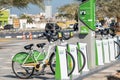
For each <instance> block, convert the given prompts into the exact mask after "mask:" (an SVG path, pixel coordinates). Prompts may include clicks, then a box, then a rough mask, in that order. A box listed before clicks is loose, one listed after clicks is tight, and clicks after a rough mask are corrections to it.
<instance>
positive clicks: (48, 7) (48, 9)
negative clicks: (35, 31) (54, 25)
mask: <svg viewBox="0 0 120 80" xmlns="http://www.w3.org/2000/svg"><path fill="white" fill-rule="evenodd" d="M45 18H52V6H51V5H50V0H46V6H45Z"/></svg>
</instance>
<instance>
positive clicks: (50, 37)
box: [43, 31, 73, 42]
mask: <svg viewBox="0 0 120 80" xmlns="http://www.w3.org/2000/svg"><path fill="white" fill-rule="evenodd" d="M71 34H72V33H71V32H70V35H69V37H68V38H66V37H65V34H64V32H62V31H58V32H56V33H52V32H44V34H43V35H44V36H46V38H47V40H48V42H51V41H52V42H54V41H57V40H58V39H60V40H61V41H62V40H68V39H70V38H71V37H72V36H73V35H71Z"/></svg>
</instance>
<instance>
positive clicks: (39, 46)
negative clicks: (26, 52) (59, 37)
mask: <svg viewBox="0 0 120 80" xmlns="http://www.w3.org/2000/svg"><path fill="white" fill-rule="evenodd" d="M45 45H46V43H39V44H37V47H38V48H43V47H44V46H45Z"/></svg>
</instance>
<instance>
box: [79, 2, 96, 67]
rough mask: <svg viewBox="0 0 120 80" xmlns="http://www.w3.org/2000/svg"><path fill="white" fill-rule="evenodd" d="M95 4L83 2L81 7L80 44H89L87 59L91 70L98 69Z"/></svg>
mask: <svg viewBox="0 0 120 80" xmlns="http://www.w3.org/2000/svg"><path fill="white" fill-rule="evenodd" d="M95 4H96V0H82V3H81V4H80V6H79V11H78V16H79V26H80V28H79V32H80V34H79V38H80V42H82V43H87V57H88V61H90V63H89V64H90V65H89V68H90V69H92V68H95V67H96V59H95V56H96V54H95V29H96V27H95Z"/></svg>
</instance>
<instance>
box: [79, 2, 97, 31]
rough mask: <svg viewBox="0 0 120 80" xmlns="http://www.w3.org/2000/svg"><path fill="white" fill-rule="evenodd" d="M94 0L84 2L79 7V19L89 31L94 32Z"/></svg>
mask: <svg viewBox="0 0 120 80" xmlns="http://www.w3.org/2000/svg"><path fill="white" fill-rule="evenodd" d="M95 2H96V1H95V0H86V1H84V2H83V3H82V4H80V6H79V19H80V20H81V21H82V22H83V23H84V24H85V25H86V26H87V27H88V28H89V29H91V30H95V28H96V27H95Z"/></svg>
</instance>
